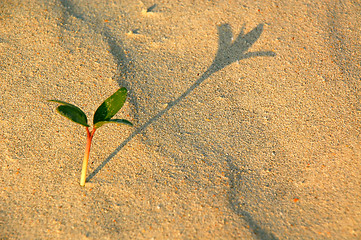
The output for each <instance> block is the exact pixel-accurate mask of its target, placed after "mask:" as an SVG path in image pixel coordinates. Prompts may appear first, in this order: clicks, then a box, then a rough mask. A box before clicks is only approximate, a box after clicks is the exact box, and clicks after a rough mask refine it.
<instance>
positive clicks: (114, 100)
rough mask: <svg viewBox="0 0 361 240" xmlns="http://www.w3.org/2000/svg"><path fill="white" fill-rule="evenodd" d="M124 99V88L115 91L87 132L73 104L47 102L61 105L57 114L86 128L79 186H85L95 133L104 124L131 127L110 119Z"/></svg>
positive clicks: (84, 119)
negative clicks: (90, 129)
mask: <svg viewBox="0 0 361 240" xmlns="http://www.w3.org/2000/svg"><path fill="white" fill-rule="evenodd" d="M126 98H127V89H126V88H124V87H122V88H120V89H118V91H116V92H115V93H113V95H111V96H110V97H109V98H107V99H106V100H105V101H104V102H103V103H102V104H101V105H100V106H99V107H98V109H97V110H96V111H95V113H94V117H93V128H92V131H89V127H90V126H89V125H88V119H87V116H86V115H85V113H84V112H83V111H82V110H81V109H80V108H78V107H77V106H74V105H73V104H70V103H67V102H63V101H59V100H48V101H49V102H55V103H59V104H61V105H60V106H58V107H57V108H56V110H57V112H58V113H59V114H61V115H63V116H64V117H66V118H68V119H70V120H71V121H73V122H75V123H78V124H80V125H82V126H84V127H85V128H86V132H87V142H86V147H85V154H84V160H83V168H82V172H81V177H80V186H84V185H85V180H86V171H87V167H88V160H89V153H90V146H91V143H92V139H93V136H94V133H95V131H96V130H97V129H98V128H100V127H101V126H103V125H104V124H106V123H118V124H126V125H129V126H133V124H132V123H131V122H129V121H128V120H125V119H111V118H112V117H113V116H114V115H115V114H116V113H117V112H118V111H119V110H120V109H121V108H122V107H123V105H124V103H125V100H126Z"/></svg>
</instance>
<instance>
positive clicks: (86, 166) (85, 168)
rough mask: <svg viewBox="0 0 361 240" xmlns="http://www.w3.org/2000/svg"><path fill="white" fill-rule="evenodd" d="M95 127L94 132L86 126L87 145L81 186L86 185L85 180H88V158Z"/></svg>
mask: <svg viewBox="0 0 361 240" xmlns="http://www.w3.org/2000/svg"><path fill="white" fill-rule="evenodd" d="M95 130H96V129H95V128H93V130H92V132H89V128H88V127H86V132H87V139H86V140H87V141H86V146H85V154H84V160H83V168H82V171H81V177H80V186H82V187H83V186H84V185H85V180H86V171H87V168H88V160H89V153H90V146H91V144H92V139H93V136H94V133H95Z"/></svg>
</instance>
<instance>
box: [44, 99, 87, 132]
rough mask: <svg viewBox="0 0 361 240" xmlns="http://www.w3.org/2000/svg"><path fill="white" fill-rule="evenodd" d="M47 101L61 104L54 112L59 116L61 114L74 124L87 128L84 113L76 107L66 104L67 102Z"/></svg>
mask: <svg viewBox="0 0 361 240" xmlns="http://www.w3.org/2000/svg"><path fill="white" fill-rule="evenodd" d="M48 101H49V102H56V103H60V104H61V105H60V106H59V107H57V108H56V111H57V112H58V113H59V114H61V115H62V116H64V117H66V118H68V119H70V120H71V121H73V122H75V123H78V124H80V125H83V126H85V127H89V125H88V119H87V117H86V115H85V113H84V112H83V111H82V110H81V109H80V108H78V107H77V106H75V105H73V104H70V103H67V102H63V101H59V100H48Z"/></svg>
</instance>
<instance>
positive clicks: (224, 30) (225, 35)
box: [86, 24, 276, 181]
mask: <svg viewBox="0 0 361 240" xmlns="http://www.w3.org/2000/svg"><path fill="white" fill-rule="evenodd" d="M263 26H264V25H263V24H259V25H258V26H257V27H255V28H254V29H252V30H251V31H250V32H248V33H246V34H244V26H243V27H242V29H241V31H240V33H239V35H238V36H237V37H236V39H235V40H234V41H233V42H232V38H233V33H232V30H231V27H230V25H229V24H222V25H220V26H218V50H217V53H216V57H215V58H214V60H213V62H212V64H211V65H210V66H209V67H208V69H207V70H206V71H205V72H204V73H203V74H202V75H201V76H200V77H199V78H198V79H197V80H196V81H195V82H194V83H193V84H192V85H191V86H190V87H189V88H188V89H187V90H186V91H185V92H183V94H182V95H180V96H179V97H178V98H176V99H175V100H173V101H171V102H169V103H168V104H167V107H166V108H164V109H163V110H161V111H160V112H159V113H157V114H156V115H154V116H153V117H151V118H150V119H149V120H148V121H146V122H145V123H144V124H143V125H141V126H140V127H138V128H137V129H136V130H135V131H134V132H133V133H132V134H131V135H130V136H128V137H127V138H126V139H125V140H124V141H123V142H122V143H121V144H120V145H119V146H118V147H117V148H116V149H115V150H114V151H113V152H112V153H111V154H110V155H109V156H108V157H107V158H106V159H105V160H104V161H103V162H102V163H101V164H100V165H99V166H98V167H97V168H96V169H94V171H93V172H92V173H90V174H89V176H88V177H87V179H86V181H90V180H91V179H92V178H94V176H95V175H96V174H97V173H98V172H99V171H100V170H102V169H103V168H104V166H105V165H106V164H107V163H108V162H110V161H111V160H112V159H113V157H114V156H115V155H116V154H118V152H119V151H120V150H121V149H122V148H123V147H124V146H125V145H127V143H129V142H130V141H131V140H132V139H133V138H134V137H135V136H137V135H138V134H139V133H141V132H142V131H143V130H145V129H146V128H148V126H149V125H150V124H152V123H154V122H155V121H157V120H158V119H159V118H160V117H162V116H163V115H164V114H166V113H167V112H168V111H169V110H170V109H172V108H173V107H174V106H175V105H177V104H178V103H179V102H181V101H182V100H183V99H184V98H185V97H187V96H188V95H189V94H190V93H191V92H192V91H193V90H194V89H196V88H197V87H199V85H201V84H202V83H203V82H204V81H205V80H206V79H208V78H209V77H210V76H211V75H212V74H213V73H215V72H218V71H219V70H221V69H223V68H224V67H226V66H228V65H230V64H232V63H234V62H237V61H240V60H243V59H248V58H252V57H261V56H268V57H274V56H276V54H275V53H274V52H272V51H258V52H247V51H248V49H249V48H250V47H251V46H252V45H253V44H254V43H255V42H256V41H257V40H258V39H259V37H260V36H261V34H262V32H263Z"/></svg>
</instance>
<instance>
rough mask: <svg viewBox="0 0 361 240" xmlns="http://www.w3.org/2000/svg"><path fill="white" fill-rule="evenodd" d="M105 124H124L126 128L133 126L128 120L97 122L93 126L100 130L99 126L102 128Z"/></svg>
mask: <svg viewBox="0 0 361 240" xmlns="http://www.w3.org/2000/svg"><path fill="white" fill-rule="evenodd" d="M107 123H117V124H125V125H128V126H133V124H132V123H131V122H129V121H128V120H125V119H110V120H107V121H100V122H97V123H96V124H94V127H95V128H100V127H101V126H103V125H104V124H107Z"/></svg>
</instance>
